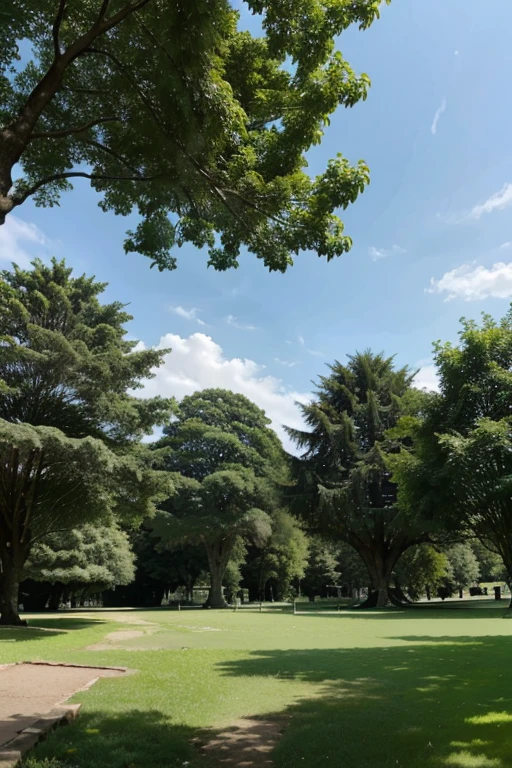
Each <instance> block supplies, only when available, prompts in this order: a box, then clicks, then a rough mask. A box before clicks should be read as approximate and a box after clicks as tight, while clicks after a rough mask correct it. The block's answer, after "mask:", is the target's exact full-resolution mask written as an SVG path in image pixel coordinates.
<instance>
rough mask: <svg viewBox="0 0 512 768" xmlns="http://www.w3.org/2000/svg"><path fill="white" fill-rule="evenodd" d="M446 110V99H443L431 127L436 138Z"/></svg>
mask: <svg viewBox="0 0 512 768" xmlns="http://www.w3.org/2000/svg"><path fill="white" fill-rule="evenodd" d="M445 110H446V99H443V100H442V102H441V105H440V106H439V107H438V108H437V109H436V113H435V115H434V120H433V121H432V125H431V126H430V130H431V132H432V134H433V135H434V136H435V135H436V133H437V128H438V125H439V121H440V119H441V115H442V114H443V112H444V111H445Z"/></svg>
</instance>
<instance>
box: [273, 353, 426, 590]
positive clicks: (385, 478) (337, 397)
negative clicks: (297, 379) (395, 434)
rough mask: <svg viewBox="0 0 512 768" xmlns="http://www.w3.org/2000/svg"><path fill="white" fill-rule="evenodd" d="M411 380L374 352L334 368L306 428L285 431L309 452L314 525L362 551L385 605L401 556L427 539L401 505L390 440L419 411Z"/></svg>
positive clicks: (306, 502) (301, 482)
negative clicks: (402, 422) (399, 423)
mask: <svg viewBox="0 0 512 768" xmlns="http://www.w3.org/2000/svg"><path fill="white" fill-rule="evenodd" d="M412 380H413V375H412V374H411V372H410V370H409V369H408V368H407V367H404V368H398V369H397V368H395V366H394V364H393V358H387V357H385V356H384V355H382V354H373V353H371V352H369V351H368V352H364V353H357V354H355V355H352V356H349V358H348V364H347V365H342V364H341V363H339V362H335V363H334V364H333V365H331V366H330V373H329V375H328V376H321V377H320V379H319V384H318V389H317V392H316V398H315V400H314V401H313V402H311V403H308V404H306V405H302V406H301V409H302V412H303V415H304V419H305V422H306V425H307V427H308V430H303V431H300V430H296V429H288V432H289V434H290V436H291V437H292V438H293V439H294V440H295V442H296V443H297V445H298V447H299V448H302V449H303V450H304V453H303V455H302V457H301V459H299V460H298V461H297V462H296V463H295V470H296V478H297V492H298V493H297V496H298V499H299V500H301V501H302V506H303V510H302V512H303V514H305V515H306V517H307V518H308V519H309V520H311V521H312V524H313V525H316V526H319V527H320V529H324V530H326V531H329V532H330V533H331V535H333V536H335V537H337V538H338V539H340V540H342V541H345V542H346V543H348V544H350V545H351V546H352V547H354V549H356V550H357V552H358V553H359V555H360V556H361V558H362V559H363V560H364V562H365V564H366V567H367V568H368V571H369V574H370V577H371V580H372V584H373V587H374V590H375V595H374V597H375V600H378V602H379V604H386V602H387V601H388V597H389V586H390V579H391V574H392V571H393V568H394V565H395V563H396V562H397V560H398V558H399V557H400V555H401V554H402V553H403V552H404V551H405V550H406V549H407V548H408V547H409V546H411V545H412V544H414V543H418V542H419V541H421V540H422V539H423V537H424V536H425V531H424V530H423V528H422V524H421V523H420V522H418V520H417V519H416V518H415V516H414V515H412V514H410V513H409V510H406V511H404V510H401V509H399V508H398V507H397V504H396V486H395V485H394V483H392V482H391V471H390V469H389V467H388V463H387V462H388V459H387V456H388V454H390V453H391V452H392V451H394V450H396V447H395V444H394V441H393V440H391V439H389V438H388V437H387V433H388V430H390V429H391V428H392V427H393V426H394V425H395V424H396V423H397V420H398V418H399V417H400V415H401V414H402V413H406V412H407V411H408V410H409V409H413V410H414V409H415V408H416V407H417V402H416V396H415V394H414V392H413V391H412V390H411V386H412Z"/></svg>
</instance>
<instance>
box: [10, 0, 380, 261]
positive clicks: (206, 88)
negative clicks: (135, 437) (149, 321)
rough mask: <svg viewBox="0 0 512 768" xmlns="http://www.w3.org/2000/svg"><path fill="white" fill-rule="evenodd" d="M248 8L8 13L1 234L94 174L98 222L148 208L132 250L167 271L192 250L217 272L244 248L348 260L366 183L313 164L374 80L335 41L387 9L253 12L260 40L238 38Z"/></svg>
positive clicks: (32, 2) (23, 5)
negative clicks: (355, 206)
mask: <svg viewBox="0 0 512 768" xmlns="http://www.w3.org/2000/svg"><path fill="white" fill-rule="evenodd" d="M386 2H389V0H386ZM237 5H238V4H237V3H232V2H231V3H230V2H229V1H228V0H201V1H200V2H195V3H193V4H190V3H189V2H188V1H187V0H134V1H133V2H128V0H105V1H104V2H102V3H100V2H99V1H96V2H95V1H94V0H79V2H69V0H68V1H67V0H59V2H57V0H4V2H3V3H2V8H1V9H0V51H1V52H0V158H2V160H1V162H0V224H1V223H3V221H4V220H5V217H6V215H8V214H9V212H10V211H11V210H13V209H14V208H16V207H17V206H19V205H21V204H23V203H24V202H25V201H26V200H27V199H29V198H32V199H34V201H35V203H36V204H37V205H45V206H53V205H57V204H58V201H59V198H60V195H61V193H62V192H63V191H65V190H67V189H69V188H71V186H72V182H73V180H74V179H80V178H82V179H83V178H85V179H89V180H90V183H91V185H92V187H93V188H94V189H95V190H96V191H97V192H98V193H99V194H100V195H101V201H100V206H101V208H102V209H103V210H106V211H114V212H115V213H116V214H121V215H124V216H126V215H128V214H130V213H131V212H132V211H133V210H134V209H135V210H136V211H137V212H138V214H139V217H140V221H139V224H138V225H137V227H136V228H135V230H134V231H132V232H129V233H128V236H127V239H126V241H125V249H126V250H127V251H137V252H139V253H141V254H144V255H146V256H149V257H150V258H151V259H152V261H153V263H154V264H156V265H157V266H158V268H159V269H161V270H162V269H173V268H174V267H175V264H176V259H175V256H174V255H173V253H174V249H175V248H177V247H180V246H181V245H182V244H183V243H185V242H190V243H192V244H193V245H194V246H196V247H203V246H207V247H208V252H209V264H211V265H213V266H214V267H215V268H216V269H220V270H224V269H227V268H229V267H234V266H237V264H238V256H239V253H240V250H241V248H247V249H249V250H250V251H251V252H253V253H254V254H256V256H257V257H258V258H260V259H262V260H263V261H264V263H265V265H266V266H267V267H268V268H269V269H271V270H280V271H282V272H284V271H285V270H286V268H287V267H288V265H289V264H291V263H292V257H293V255H294V254H298V253H300V252H301V251H306V250H311V251H316V252H317V254H318V255H319V256H325V257H326V258H327V259H328V260H330V259H332V258H333V257H335V256H338V255H340V254H342V253H343V252H345V251H347V250H348V249H349V248H350V246H351V240H350V238H349V237H347V236H346V235H345V234H344V231H343V229H344V227H343V223H342V222H341V220H340V219H339V218H338V216H336V214H335V211H336V210H337V209H339V208H347V207H348V205H349V204H350V203H353V202H354V201H355V200H356V198H357V197H358V195H359V194H360V193H361V192H362V191H363V190H364V188H365V186H366V184H367V183H368V181H369V170H368V168H367V166H366V165H365V163H364V162H362V161H360V162H359V163H358V164H356V165H355V166H351V165H350V163H349V162H348V160H347V159H346V158H344V157H343V156H342V155H341V154H338V155H337V157H336V158H334V159H332V160H331V161H330V162H329V163H328V165H327V168H326V170H325V171H324V172H323V173H321V174H320V175H319V176H317V177H316V178H311V177H310V176H309V175H307V173H306V172H305V171H304V170H303V169H304V168H305V166H306V160H305V157H304V153H305V152H306V151H307V150H308V149H309V148H310V147H311V146H312V145H314V144H318V143H319V142H320V141H321V139H322V135H323V132H324V128H325V126H326V125H328V124H329V116H330V115H331V114H332V113H333V112H334V111H335V110H336V108H337V107H338V106H340V105H341V106H344V107H352V106H353V105H355V104H357V103H358V102H359V101H360V100H361V99H365V98H366V95H367V92H368V88H369V85H370V80H369V77H368V76H367V75H366V74H361V75H357V74H356V73H355V72H354V71H353V70H352V68H351V67H350V65H349V64H348V62H347V61H345V59H344V58H343V56H342V54H341V53H340V52H339V51H337V50H336V48H335V41H336V39H337V38H338V36H339V35H340V34H341V33H342V32H343V31H345V30H346V29H347V28H348V27H349V26H350V25H351V24H357V25H359V27H360V28H361V29H366V28H368V27H369V26H370V25H371V24H372V22H373V21H374V20H375V19H376V18H377V17H378V16H379V6H380V2H379V0H355V2H351V3H347V2H346V0H330V2H329V3H325V2H324V0H300V1H296V2H294V3H290V2H289V0H278V1H276V0H272V2H270V1H268V0H246V3H245V11H246V12H249V13H251V12H252V14H255V15H258V16H259V19H260V22H261V27H262V34H260V35H259V36H253V35H251V34H250V33H249V32H248V31H246V30H244V29H241V28H240V27H239V25H238V21H239V14H238V12H237V10H235V8H236V7H237ZM21 40H23V41H24V44H25V45H27V46H30V51H31V55H30V59H29V60H28V61H25V57H22V56H21V54H20V41H21ZM17 164H19V166H17ZM17 167H20V168H21V175H20V176H19V177H18V178H15V179H14V182H13V173H15V171H16V170H17Z"/></svg>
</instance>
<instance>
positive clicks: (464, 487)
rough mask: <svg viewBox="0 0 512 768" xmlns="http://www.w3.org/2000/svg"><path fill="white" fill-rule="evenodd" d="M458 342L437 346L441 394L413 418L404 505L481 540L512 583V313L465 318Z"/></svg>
mask: <svg viewBox="0 0 512 768" xmlns="http://www.w3.org/2000/svg"><path fill="white" fill-rule="evenodd" d="M459 336H460V340H459V343H458V344H457V345H453V344H441V343H438V344H436V345H435V362H436V365H437V371H438V375H439V393H434V394H432V395H431V396H430V398H429V401H428V403H427V407H426V408H425V409H424V411H423V414H422V418H421V419H416V420H415V419H407V420H406V421H404V422H403V423H402V431H403V433H404V434H405V433H406V432H408V433H409V435H410V439H411V441H412V449H411V450H403V451H402V453H401V454H400V456H399V457H398V459H397V460H396V468H395V478H396V480H397V481H398V484H399V489H400V493H399V496H400V502H401V504H402V506H403V507H407V506H409V507H411V506H415V507H416V508H417V509H418V510H420V511H421V514H422V515H423V516H424V517H430V518H431V519H433V520H440V521H441V522H442V524H443V525H445V526H446V527H447V528H448V529H449V530H451V531H453V532H456V533H470V534H473V535H476V536H477V537H478V538H479V539H480V540H481V541H482V542H483V543H484V544H485V545H486V546H487V547H489V548H491V549H492V550H493V551H494V552H496V553H497V554H499V555H500V557H501V558H502V561H503V564H504V567H505V569H506V572H507V579H508V581H509V582H512V494H511V488H512V483H511V478H512V418H511V416H510V413H511V409H512V312H509V313H508V314H507V315H506V316H505V317H504V318H503V320H502V321H501V322H496V321H494V320H493V319H492V318H491V317H489V316H488V315H484V316H483V319H482V322H481V324H480V325H479V324H478V323H476V322H475V321H472V320H471V321H469V320H463V321H462V330H461V332H460V334H459Z"/></svg>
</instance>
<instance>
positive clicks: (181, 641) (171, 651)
mask: <svg viewBox="0 0 512 768" xmlns="http://www.w3.org/2000/svg"><path fill="white" fill-rule="evenodd" d="M475 605H476V604H475ZM503 613H504V608H503V607H500V606H499V605H498V606H496V605H495V604H494V603H493V601H489V602H487V603H483V602H482V601H481V602H480V603H479V604H478V607H475V608H474V609H473V608H472V607H469V608H468V606H467V604H466V605H465V606H464V607H460V606H459V605H458V604H457V605H456V607H454V608H450V607H448V606H446V605H445V606H442V607H438V608H435V609H431V608H428V609H425V610H424V611H423V610H420V611H415V610H412V611H405V612H404V611H399V610H393V611H380V612H379V611H372V612H368V613H361V612H357V611H345V612H343V611H341V612H335V611H331V612H328V613H326V614H322V613H319V612H318V611H315V612H314V613H311V614H309V613H306V612H302V613H299V614H296V615H293V613H292V612H291V611H290V610H285V611H268V612H262V613H259V611H257V610H256V611H251V610H242V611H237V612H234V611H225V612H221V611H202V610H197V611H181V612H178V611H169V610H167V611H164V610H161V611H155V610H153V611H136V612H128V611H127V612H111V611H98V612H94V611H89V612H87V613H76V614H74V615H73V614H64V615H63V616H62V617H58V616H56V615H49V616H46V617H43V616H41V615H40V616H39V617H38V618H37V619H36V621H37V624H38V626H39V627H43V626H46V627H47V628H48V629H49V631H48V632H41V631H38V630H34V629H30V630H28V631H27V630H0V663H2V662H6V661H20V660H25V659H51V660H54V661H56V660H61V661H74V662H77V663H82V664H84V663H90V664H96V665H97V664H107V665H121V666H127V667H130V668H132V669H136V670H137V673H136V674H134V675H130V676H127V677H125V678H120V679H119V678H117V679H108V680H102V681H100V682H99V683H97V684H96V685H95V686H94V687H93V688H92V689H90V691H88V692H86V693H81V694H79V695H78V696H77V697H76V698H77V700H79V701H82V702H83V709H82V714H81V716H80V718H79V719H78V721H77V722H76V723H75V724H74V725H72V726H71V727H69V728H65V729H61V730H60V731H57V732H56V733H54V734H53V735H51V736H50V738H49V739H48V740H47V741H46V742H45V743H43V744H41V745H40V746H39V747H38V748H37V750H36V751H35V753H34V755H33V757H32V758H31V762H30V763H29V762H26V766H25V768H178V766H179V767H180V768H181V767H182V766H183V765H185V764H188V766H189V768H198V767H199V766H202V767H203V768H211V767H212V766H213V765H214V763H211V761H210V758H209V757H205V756H203V754H201V752H200V749H199V745H200V744H201V742H202V741H204V740H205V739H206V738H207V735H206V734H208V733H214V732H216V731H218V730H219V729H222V728H224V727H226V726H228V725H229V724H230V723H232V722H233V721H235V720H238V719H239V718H242V717H262V718H264V719H268V718H275V717H279V718H281V719H282V722H283V723H285V726H286V727H285V728H284V733H283V736H282V738H281V740H280V741H279V743H278V744H277V747H276V749H275V750H274V753H273V761H274V764H275V766H276V768H296V766H304V768H325V766H329V765H331V766H335V767H336V768H337V767H338V766H343V768H373V767H375V768H380V766H383V767H384V766H388V765H389V766H402V767H407V768H423V767H424V766H425V767H426V768H443V766H455V767H456V768H457V767H460V768H507V766H510V765H512V760H511V758H510V755H512V726H511V724H510V723H511V721H512V714H509V713H512V686H511V683H512V672H511V671H509V656H510V647H511V637H512V623H510V622H504V621H502V616H503ZM141 620H142V621H143V622H147V623H143V624H138V623H136V624H134V623H133V622H140V621H141ZM58 629H65V630H66V631H65V632H57V630H58ZM120 629H132V630H133V629H137V630H140V631H142V632H144V634H143V635H142V636H139V637H135V638H129V639H125V640H122V641H118V640H116V639H115V638H116V635H115V632H116V631H118V630H120ZM112 633H114V635H112ZM106 635H109V636H110V637H111V638H113V639H111V642H109V641H108V640H107V641H106V640H105V637H106ZM2 639H3V640H5V642H2ZM118 645H119V646H120V647H116V646H118ZM98 646H99V647H100V648H101V649H102V650H90V649H91V647H98ZM283 718H284V719H283ZM43 760H47V761H50V762H48V763H46V765H45V764H44V762H42V761H43ZM209 761H210V762H209Z"/></svg>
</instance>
